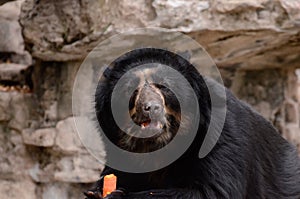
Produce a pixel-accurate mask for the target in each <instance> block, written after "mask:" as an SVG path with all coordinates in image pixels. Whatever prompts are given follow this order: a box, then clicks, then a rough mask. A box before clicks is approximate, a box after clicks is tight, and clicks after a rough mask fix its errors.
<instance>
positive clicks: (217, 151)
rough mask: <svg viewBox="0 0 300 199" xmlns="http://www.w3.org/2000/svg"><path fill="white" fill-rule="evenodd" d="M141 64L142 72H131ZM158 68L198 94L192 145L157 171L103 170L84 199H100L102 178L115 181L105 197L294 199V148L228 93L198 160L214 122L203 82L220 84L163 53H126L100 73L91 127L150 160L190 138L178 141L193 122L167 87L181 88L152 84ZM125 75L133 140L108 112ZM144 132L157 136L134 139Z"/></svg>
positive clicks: (298, 188)
mask: <svg viewBox="0 0 300 199" xmlns="http://www.w3.org/2000/svg"><path fill="white" fill-rule="evenodd" d="M141 65H146V66H147V67H146V68H142V69H139V70H134V68H136V67H138V66H141ZM161 65H166V66H169V67H171V68H173V69H175V70H176V71H178V72H179V73H180V74H182V75H183V76H184V78H186V80H187V81H188V83H189V84H190V85H191V87H192V89H193V92H194V93H195V94H196V97H197V102H198V105H199V107H198V108H199V114H200V117H199V118H200V121H199V124H198V126H197V129H198V130H197V133H196V136H195V138H194V140H193V142H192V143H191V145H190V146H189V147H188V149H187V150H186V151H185V152H184V153H183V154H182V155H181V156H180V157H179V158H178V159H176V160H175V161H174V162H172V163H171V164H169V165H167V166H166V167H164V168H160V169H158V170H155V171H150V172H144V173H132V172H126V171H120V170H117V169H114V168H110V167H108V166H106V167H105V169H104V171H103V172H102V175H101V176H102V177H101V178H100V180H99V181H98V182H97V183H96V185H95V187H94V188H93V189H91V190H89V191H87V192H85V195H86V198H88V199H93V198H94V199H95V198H98V199H100V198H102V186H103V176H105V175H107V174H114V175H116V176H117V177H118V183H117V190H116V191H114V192H112V193H111V194H109V195H108V196H106V197H105V198H123V199H125V198H151V199H161V198H178V199H179V198H183V199H191V198H195V199H196V198H198V199H223V198H225V199H244V198H245V199H300V161H299V156H298V155H297V152H296V149H295V147H294V146H292V145H291V144H290V143H289V142H287V141H286V140H285V139H283V138H282V137H281V135H280V134H279V133H278V131H277V130H276V129H275V128H274V127H273V126H272V124H271V123H270V122H268V121H267V120H266V119H264V118H263V117H262V116H261V115H259V114H258V113H257V112H255V111H254V110H253V109H252V108H251V107H249V106H248V105H247V104H245V103H244V102H242V101H240V100H239V99H237V98H236V97H234V96H233V94H232V93H231V92H230V91H229V90H227V89H225V90H226V118H225V123H224V126H223V128H222V132H221V135H220V137H219V139H218V141H217V143H216V145H215V146H214V148H213V149H212V150H211V151H210V153H209V154H208V155H207V156H206V157H204V158H199V150H200V147H201V145H202V142H203V140H204V138H205V135H206V132H207V129H208V126H209V123H210V122H212V121H211V108H212V107H211V106H212V105H211V104H212V103H211V100H210V93H209V90H208V88H207V82H211V83H212V84H216V87H219V86H221V85H220V84H218V83H217V82H215V81H211V80H207V79H206V77H203V76H202V75H201V74H200V73H199V72H198V71H197V70H196V69H195V67H194V66H193V65H192V64H191V63H190V62H189V61H188V60H186V59H185V58H183V57H182V56H180V55H178V54H176V53H173V52H170V51H168V50H165V49H158V48H140V49H135V50H132V51H130V52H128V53H125V54H124V55H122V56H120V57H119V58H117V59H116V60H114V61H113V62H112V63H111V64H110V65H109V66H108V67H107V68H106V70H105V71H104V73H103V76H102V77H101V79H100V80H99V83H98V86H97V89H96V94H95V109H96V115H97V122H98V123H99V124H100V126H101V128H102V130H103V132H104V134H105V136H107V137H108V138H109V140H110V142H112V143H113V144H115V145H116V146H118V147H119V148H121V149H123V150H126V151H130V152H133V153H149V152H152V151H156V150H159V149H161V148H163V147H164V146H166V145H168V144H169V143H170V142H172V139H173V138H174V137H175V136H179V138H180V136H186V134H188V133H189V132H184V133H183V134H184V135H179V134H177V131H178V129H179V127H180V126H189V125H192V124H191V122H189V121H193V119H192V118H188V119H185V120H184V121H183V120H182V118H184V115H182V114H183V113H182V111H181V107H180V103H179V101H178V99H177V98H176V95H175V93H174V92H172V90H171V89H169V88H168V86H166V85H170V86H171V85H175V84H180V82H178V81H176V77H172V75H171V74H170V75H169V76H168V75H167V76H165V77H164V78H163V79H155V78H156V76H155V74H156V73H157V71H158V68H159V67H161ZM130 70H133V73H132V74H133V76H131V77H134V78H133V79H134V81H135V82H134V83H132V80H130V79H128V83H127V84H125V85H124V87H125V89H126V86H132V85H131V84H134V86H135V90H134V92H133V93H129V95H130V100H129V104H128V112H129V114H130V117H131V119H132V121H133V122H134V124H135V128H133V127H132V128H131V127H128V128H127V131H134V133H135V134H128V133H126V132H124V131H123V130H121V129H120V128H119V127H118V125H117V124H116V122H115V120H114V117H113V114H112V111H111V98H112V92H113V89H114V87H115V86H116V84H117V82H118V80H119V79H120V78H121V77H122V76H123V75H124V74H125V73H127V72H128V71H130ZM205 80H207V81H205ZM160 81H161V82H164V83H161V84H160V83H159V82H160ZM179 86H180V85H179ZM184 89H185V88H184V87H183V88H182V92H183V93H184V92H186V95H187V96H188V95H189V92H190V91H188V88H187V89H186V90H184ZM215 92H218V89H216V90H215ZM182 100H189V98H188V97H187V98H186V99H182ZM121 101H122V97H121V98H120V103H122V102H121ZM126 103H127V102H126ZM192 108H194V109H195V107H192ZM137 127H138V128H137ZM186 129H188V128H186ZM149 132H150V133H151V132H155V133H156V134H155V135H154V136H151V137H146V138H140V137H139V136H134V135H138V134H139V133H141V134H142V133H149ZM176 147H180V146H176ZM109 155H110V154H109V153H108V156H109ZM120 164H122V163H120Z"/></svg>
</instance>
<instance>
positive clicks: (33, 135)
mask: <svg viewBox="0 0 300 199" xmlns="http://www.w3.org/2000/svg"><path fill="white" fill-rule="evenodd" d="M22 137H23V141H24V143H25V144H30V145H34V146H42V147H51V146H53V145H54V140H55V137H56V129H55V128H44V129H37V130H32V129H25V130H23V131H22Z"/></svg>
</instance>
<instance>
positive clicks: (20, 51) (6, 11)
mask: <svg viewBox="0 0 300 199" xmlns="http://www.w3.org/2000/svg"><path fill="white" fill-rule="evenodd" d="M6 2H8V3H6V4H5V5H3V6H0V27H1V28H0V53H5V54H4V55H0V63H1V61H12V62H15V63H19V64H24V65H27V66H28V65H30V64H31V63H32V60H31V56H30V54H29V53H28V52H27V51H25V49H24V48H25V47H24V40H23V37H22V30H21V26H20V24H19V15H20V8H21V4H22V3H23V2H24V0H18V1H13V2H9V1H6Z"/></svg>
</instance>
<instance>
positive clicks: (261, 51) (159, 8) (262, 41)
mask: <svg viewBox="0 0 300 199" xmlns="http://www.w3.org/2000/svg"><path fill="white" fill-rule="evenodd" d="M298 3H299V2H298V1H293V2H291V3H286V1H284V0H280V1H266V0H254V1H245V0H242V1H236V0H229V1H227V0H214V1H207V0H201V1H198V0H189V1H182V0H154V1H147V0H143V1H134V3H133V2H132V1H127V0H126V1H125V0H121V1H118V2H114V1H97V0H92V1H84V3H83V4H82V6H80V5H79V4H78V3H73V1H72V3H71V2H69V0H63V1H61V2H59V3H58V2H57V3H54V2H44V3H40V4H35V3H34V1H33V0H27V1H26V2H25V3H24V4H23V8H22V14H21V23H22V25H23V27H24V35H25V39H26V42H27V43H28V44H31V45H33V48H32V52H33V55H34V56H35V57H37V58H40V59H43V60H57V61H67V60H76V59H77V60H78V59H82V58H84V57H85V55H86V53H87V52H88V51H90V49H92V48H93V47H94V46H95V45H96V43H97V42H95V41H101V40H104V39H105V38H107V37H108V36H110V35H112V34H113V33H116V32H122V31H126V30H129V29H131V28H134V27H147V26H152V27H153V26H156V27H164V28H169V29H171V30H178V31H183V32H186V33H188V34H189V35H191V36H192V37H194V38H195V39H196V40H197V41H198V42H200V44H202V45H203V46H204V47H205V48H206V49H207V51H208V52H209V53H210V54H211V55H212V57H213V58H214V60H215V61H216V62H217V63H218V64H219V66H221V67H226V66H228V67H229V66H231V65H235V66H236V67H243V68H263V67H281V66H282V65H288V66H291V65H292V66H297V63H298V61H297V60H299V59H300V58H299V54H298V53H297V52H299V50H300V49H299V48H300V47H299V45H297V43H299V28H298V23H299V20H298V14H297V13H299V10H300V8H299V6H297V5H298ZM69 4H72V5H73V8H72V7H71V6H65V5H69ZM44 7H50V8H51V9H43V8H44ZM91 7H93V12H89V13H86V18H84V19H83V18H82V19H81V21H80V22H78V25H77V26H76V28H75V27H74V26H73V23H76V20H77V19H78V18H79V17H82V15H84V14H85V10H86V9H87V8H91ZM40 10H43V11H42V12H40ZM53 10H55V11H56V12H52V11H53ZM78 10H81V11H82V12H81V13H82V14H80V15H77V12H78ZM99 13H102V15H101V17H99ZM33 16H34V20H33ZM70 16H73V17H74V18H75V19H74V20H73V22H71V20H70ZM45 17H48V18H49V20H50V19H52V20H51V21H52V23H50V26H49V23H48V21H47V20H44V19H45ZM62 24H63V25H64V28H63V25H62ZM45 27H46V28H45ZM51 27H52V28H51ZM70 30H72V31H70ZM75 35H81V36H78V37H76V36H75ZM72 38H73V39H72ZM74 38H76V39H74ZM279 47H280V48H281V50H280V52H278V48H279ZM250 57H251V59H249V58H250ZM257 63H260V64H259V65H258V64H257Z"/></svg>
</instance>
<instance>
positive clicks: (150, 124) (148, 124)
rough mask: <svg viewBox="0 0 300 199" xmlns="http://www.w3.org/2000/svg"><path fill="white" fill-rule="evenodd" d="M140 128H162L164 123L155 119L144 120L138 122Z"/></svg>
mask: <svg viewBox="0 0 300 199" xmlns="http://www.w3.org/2000/svg"><path fill="white" fill-rule="evenodd" d="M140 126H141V129H142V130H144V129H163V127H164V124H163V123H162V122H161V121H156V120H151V119H148V120H145V121H143V122H141V123H140Z"/></svg>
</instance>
